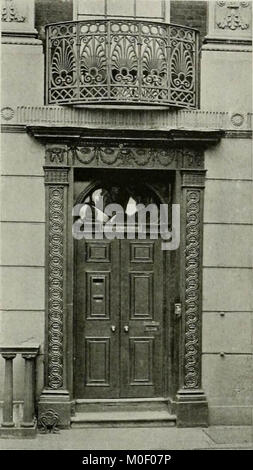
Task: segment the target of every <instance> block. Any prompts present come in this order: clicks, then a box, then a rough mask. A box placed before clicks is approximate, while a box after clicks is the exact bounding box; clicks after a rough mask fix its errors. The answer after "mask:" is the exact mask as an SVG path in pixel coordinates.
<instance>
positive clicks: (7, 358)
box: [1, 353, 16, 360]
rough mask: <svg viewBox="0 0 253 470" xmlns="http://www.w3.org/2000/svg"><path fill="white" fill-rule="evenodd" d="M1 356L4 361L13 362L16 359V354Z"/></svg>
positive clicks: (3, 354)
mask: <svg viewBox="0 0 253 470" xmlns="http://www.w3.org/2000/svg"><path fill="white" fill-rule="evenodd" d="M1 356H2V357H3V359H6V360H12V359H14V358H15V357H16V354H14V353H2V354H1Z"/></svg>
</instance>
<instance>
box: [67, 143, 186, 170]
mask: <svg viewBox="0 0 253 470" xmlns="http://www.w3.org/2000/svg"><path fill="white" fill-rule="evenodd" d="M70 152H71V153H72V158H73V164H74V165H79V164H81V165H82V166H91V167H117V168H118V167H125V168H132V167H133V168H138V167H140V168H170V167H172V168H176V166H177V160H178V158H180V157H181V151H180V150H178V149H173V148H171V149H167V148H145V147H144V148H143V147H132V146H131V147H128V146H127V145H126V146H125V145H123V144H119V145H118V146H117V147H111V146H108V147H105V146H103V147H102V146H92V147H86V146H85V147H73V148H71V149H70Z"/></svg>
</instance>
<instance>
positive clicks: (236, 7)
mask: <svg viewBox="0 0 253 470" xmlns="http://www.w3.org/2000/svg"><path fill="white" fill-rule="evenodd" d="M216 4H217V7H218V8H217V21H216V24H217V26H218V28H220V29H229V30H231V31H234V30H237V29H240V30H245V29H248V28H249V26H250V23H249V11H247V8H248V7H249V2H238V1H233V2H228V1H218V2H216Z"/></svg>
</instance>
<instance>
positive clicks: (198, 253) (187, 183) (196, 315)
mask: <svg viewBox="0 0 253 470" xmlns="http://www.w3.org/2000/svg"><path fill="white" fill-rule="evenodd" d="M187 163H188V164H187ZM186 166H188V168H184V169H182V171H181V302H182V317H181V325H180V330H181V331H180V338H181V341H180V344H181V347H180V354H179V357H180V361H179V368H180V371H179V390H178V392H177V397H176V403H177V410H176V414H177V424H178V426H181V427H186V426H207V425H208V407H207V400H206V397H205V394H204V392H203V390H202V389H201V336H202V335H201V325H202V236H203V191H204V182H205V170H204V169H203V161H202V156H201V154H196V155H194V154H193V155H188V156H187V155H186V157H185V162H184V167H186ZM189 167H192V168H189ZM196 167H198V168H196Z"/></svg>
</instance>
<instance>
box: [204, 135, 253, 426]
mask: <svg viewBox="0 0 253 470" xmlns="http://www.w3.org/2000/svg"><path fill="white" fill-rule="evenodd" d="M206 168H207V170H208V171H207V181H206V191H205V205H204V258H203V265H204V269H203V388H204V390H205V392H206V394H207V398H208V401H209V410H210V422H211V424H216V425H219V424H223V425H224V424H227V425H239V424H240V425H242V424H248V425H250V424H251V423H252V406H253V388H252V375H253V368H252V352H253V349H252V326H253V316H252V285H253V282H252V281H253V279H252V265H253V263H252V261H253V259H252V258H253V257H252V240H253V226H252V181H251V179H252V156H251V141H250V139H223V140H222V141H221V143H220V144H219V145H218V146H217V147H216V148H213V149H210V150H207V151H206Z"/></svg>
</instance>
